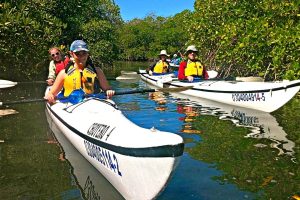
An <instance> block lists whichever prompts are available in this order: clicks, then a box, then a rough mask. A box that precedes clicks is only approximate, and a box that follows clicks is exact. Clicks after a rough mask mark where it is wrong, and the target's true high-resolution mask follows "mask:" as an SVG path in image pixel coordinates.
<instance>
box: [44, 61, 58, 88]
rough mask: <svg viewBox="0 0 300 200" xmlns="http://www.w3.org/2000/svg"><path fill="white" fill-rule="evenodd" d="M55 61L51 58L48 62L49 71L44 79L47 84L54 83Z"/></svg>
mask: <svg viewBox="0 0 300 200" xmlns="http://www.w3.org/2000/svg"><path fill="white" fill-rule="evenodd" d="M55 68H56V67H55V63H54V61H53V60H51V62H50V64H49V68H48V70H49V73H48V79H47V80H46V81H47V83H48V85H53V83H54V80H55V78H56V75H55Z"/></svg>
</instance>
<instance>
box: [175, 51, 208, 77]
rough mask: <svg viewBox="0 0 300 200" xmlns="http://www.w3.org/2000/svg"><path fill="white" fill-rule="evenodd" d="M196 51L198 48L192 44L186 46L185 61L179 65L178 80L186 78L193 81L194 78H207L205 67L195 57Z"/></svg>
mask: <svg viewBox="0 0 300 200" xmlns="http://www.w3.org/2000/svg"><path fill="white" fill-rule="evenodd" d="M197 53H198V50H197V49H196V47H195V46H194V45H191V46H188V48H187V49H186V52H185V55H186V56H187V61H183V62H181V63H180V65H179V70H178V79H179V80H188V81H189V82H193V81H194V78H203V79H208V73H207V71H206V69H205V67H204V66H203V65H202V64H201V63H200V61H199V60H197V58H196V56H197Z"/></svg>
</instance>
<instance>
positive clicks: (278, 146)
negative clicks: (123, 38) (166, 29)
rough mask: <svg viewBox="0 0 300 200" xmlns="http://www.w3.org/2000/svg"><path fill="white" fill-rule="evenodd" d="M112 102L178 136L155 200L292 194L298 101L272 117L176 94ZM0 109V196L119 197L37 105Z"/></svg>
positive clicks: (299, 177) (27, 93)
mask: <svg viewBox="0 0 300 200" xmlns="http://www.w3.org/2000/svg"><path fill="white" fill-rule="evenodd" d="M144 66H145V64H144V63H137V64H132V63H127V64H125V63H118V65H117V67H116V68H112V69H108V70H106V71H105V73H106V74H107V76H108V77H115V76H117V75H119V74H120V70H137V69H138V68H139V67H141V68H144ZM110 83H111V85H112V86H113V87H114V88H115V89H117V90H125V89H126V90H128V89H131V88H145V87H149V86H148V85H146V84H145V83H144V82H142V81H137V82H135V83H123V82H117V81H113V80H112V81H110ZM44 89H45V86H44V85H39V84H19V85H17V86H16V87H14V88H11V89H3V90H0V101H7V100H19V99H34V98H41V97H42V96H43V92H44ZM113 99H114V101H115V102H116V103H117V105H118V107H119V108H120V110H122V111H123V113H124V114H125V115H126V116H127V117H128V118H129V119H130V120H131V121H133V122H134V123H136V124H138V125H140V126H142V127H145V128H151V127H155V128H157V129H160V130H163V131H169V132H173V133H175V134H178V135H180V136H182V137H183V138H184V140H185V152H184V155H183V156H182V159H181V162H180V164H179V166H178V168H177V169H176V171H175V173H174V175H173V177H172V178H171V180H170V182H169V183H168V185H167V186H166V188H165V190H164V191H163V192H162V194H161V195H160V196H158V197H157V199H159V200H170V199H172V200H173V199H175V200H177V199H178V200H179V199H180V200H182V199H187V200H196V199H197V200H198V199H199V200H206V199H208V200H209V199H280V200H281V199H296V195H297V194H298V195H299V192H300V167H299V159H300V156H299V152H300V148H299V147H300V139H299V138H300V137H299V136H300V133H299V131H300V125H299V121H300V99H299V98H294V99H293V100H292V101H291V102H289V103H288V104H287V105H286V106H284V107H283V108H281V109H280V110H278V111H276V112H274V113H272V114H268V113H263V112H258V111H253V110H248V109H244V108H237V107H230V106H226V105H224V104H217V103H213V102H210V101H204V100H201V99H197V98H193V99H191V98H190V99H187V98H186V97H185V96H180V95H178V94H162V93H153V94H134V95H122V96H115V97H114V98H113ZM1 112H2V114H3V112H6V114H7V115H5V116H2V117H0V199H108V200H111V199H122V197H121V196H120V194H119V193H118V192H117V191H116V190H115V189H114V188H113V187H112V186H111V185H110V184H109V183H108V182H107V181H106V179H105V178H103V177H102V176H101V175H99V173H98V172H97V171H96V170H95V169H94V168H93V167H92V166H91V165H90V164H89V163H88V162H87V161H86V160H85V159H84V158H83V157H82V156H81V155H80V154H79V153H78V152H77V151H76V150H75V149H74V147H73V146H72V145H70V143H69V142H68V141H67V140H66V139H65V138H64V137H63V135H62V134H61V132H60V131H59V130H58V129H57V127H56V126H55V124H53V123H52V121H51V120H50V119H48V120H47V115H46V114H45V106H44V104H43V103H31V104H22V105H14V106H10V107H8V108H6V109H5V111H3V109H2V111H1ZM13 112H17V113H15V114H9V113H13ZM78 121H80V119H78ZM57 141H58V142H57ZM141 173H142V172H141ZM293 196H294V197H293Z"/></svg>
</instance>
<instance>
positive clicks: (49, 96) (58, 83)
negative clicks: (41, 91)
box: [44, 70, 66, 103]
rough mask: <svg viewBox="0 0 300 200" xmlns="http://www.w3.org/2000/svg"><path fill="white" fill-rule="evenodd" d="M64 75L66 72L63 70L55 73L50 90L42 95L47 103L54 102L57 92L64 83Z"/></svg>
mask: <svg viewBox="0 0 300 200" xmlns="http://www.w3.org/2000/svg"><path fill="white" fill-rule="evenodd" d="M65 77H66V72H65V71H64V70H62V71H60V72H59V74H58V75H57V78H56V79H55V81H54V84H53V86H52V87H51V89H50V91H49V92H48V93H47V95H46V96H45V97H44V98H45V99H47V100H48V102H49V103H54V102H55V98H56V96H57V94H58V93H59V92H60V91H61V89H62V88H63V85H64V79H65Z"/></svg>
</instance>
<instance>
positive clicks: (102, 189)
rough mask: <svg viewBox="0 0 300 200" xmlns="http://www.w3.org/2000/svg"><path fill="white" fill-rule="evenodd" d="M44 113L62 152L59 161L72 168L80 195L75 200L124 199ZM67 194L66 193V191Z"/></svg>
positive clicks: (53, 141)
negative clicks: (63, 160) (67, 163)
mask: <svg viewBox="0 0 300 200" xmlns="http://www.w3.org/2000/svg"><path fill="white" fill-rule="evenodd" d="M45 113H46V117H47V121H48V123H49V127H50V129H51V131H52V132H53V133H54V135H55V138H56V139H57V140H58V142H59V144H60V145H61V148H62V150H63V152H64V155H63V156H60V159H64V158H66V159H67V161H68V162H69V163H70V165H71V166H72V173H73V174H74V177H73V178H74V179H76V182H77V185H78V186H79V187H80V188H79V190H80V194H79V193H77V195H76V199H78V198H80V199H88V200H90V199H93V200H100V199H101V200H105V199H107V200H120V199H124V198H123V197H122V196H121V195H120V194H119V193H118V191H116V189H115V188H114V187H113V186H112V185H111V184H110V183H109V182H108V181H107V180H106V179H105V178H104V177H103V176H102V175H101V174H100V173H99V172H98V171H97V170H96V169H95V168H94V167H93V166H92V165H91V164H90V163H89V162H88V161H87V160H86V159H85V158H84V157H83V156H82V155H81V154H80V153H79V152H78V151H77V150H76V149H75V147H74V146H73V145H72V144H71V143H70V142H69V141H68V139H67V138H66V137H65V136H64V135H63V133H62V132H61V131H60V130H59V128H58V127H57V126H56V124H55V123H54V122H53V121H52V119H51V118H50V116H49V114H48V112H45ZM48 142H51V143H55V140H53V139H51V138H49V140H48ZM66 192H68V191H66Z"/></svg>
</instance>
